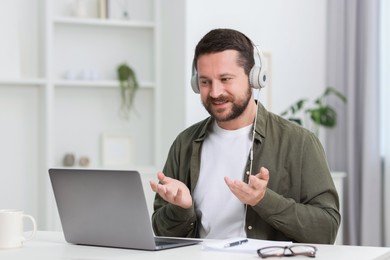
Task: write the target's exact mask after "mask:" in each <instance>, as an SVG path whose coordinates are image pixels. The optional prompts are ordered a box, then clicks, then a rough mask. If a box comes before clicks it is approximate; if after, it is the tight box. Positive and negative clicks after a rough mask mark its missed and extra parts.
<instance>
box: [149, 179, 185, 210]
mask: <svg viewBox="0 0 390 260" xmlns="http://www.w3.org/2000/svg"><path fill="white" fill-rule="evenodd" d="M157 178H158V180H159V181H160V183H156V182H154V181H152V180H151V181H150V187H152V190H153V191H154V192H157V193H158V194H159V195H160V196H161V198H163V199H164V200H166V201H167V202H169V203H171V204H174V205H177V206H179V207H182V208H185V209H188V208H191V207H192V197H191V193H190V190H189V189H188V187H187V186H186V185H185V184H184V183H182V182H181V181H178V180H176V179H172V178H170V177H167V176H165V175H164V173H162V172H158V173H157Z"/></svg>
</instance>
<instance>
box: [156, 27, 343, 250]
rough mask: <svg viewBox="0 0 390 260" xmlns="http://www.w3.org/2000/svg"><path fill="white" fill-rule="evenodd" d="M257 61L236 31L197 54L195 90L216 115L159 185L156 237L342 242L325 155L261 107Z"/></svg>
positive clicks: (179, 149)
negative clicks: (255, 71)
mask: <svg viewBox="0 0 390 260" xmlns="http://www.w3.org/2000/svg"><path fill="white" fill-rule="evenodd" d="M254 53H256V52H254V45H253V44H252V42H251V41H250V39H249V38H247V37H246V36H245V35H243V34H242V33H241V32H238V31H235V30H231V29H216V30H212V31H210V32H209V33H207V34H206V35H205V36H204V37H203V38H202V39H201V40H200V42H199V43H198V45H197V46H196V49H195V56H194V63H193V66H194V68H193V70H194V78H193V81H194V82H193V88H194V90H195V92H199V93H200V97H201V100H202V103H203V105H204V107H205V108H206V110H207V111H208V112H209V114H210V117H209V118H207V119H205V120H203V121H201V122H199V123H197V124H194V125H193V126H191V127H189V128H188V129H186V130H184V131H183V132H182V133H180V134H179V136H178V137H177V138H176V140H175V141H174V143H173V144H172V147H171V149H170V151H169V155H168V158H167V161H166V164H165V167H164V169H163V172H159V173H157V178H158V180H159V183H158V184H157V183H155V182H154V181H151V182H150V185H151V187H152V189H153V191H155V192H156V193H157V194H156V198H155V203H154V209H155V211H154V213H153V217H152V220H153V227H154V231H155V233H156V235H162V236H180V237H202V238H219V239H223V238H230V237H239V236H240V237H241V236H247V237H249V238H257V239H269V240H291V241H294V242H302V243H333V242H334V241H335V238H336V234H337V230H338V227H339V224H340V214H339V212H338V207H339V202H338V195H337V192H336V189H335V187H334V184H333V181H332V178H331V175H330V172H329V168H328V165H327V162H326V159H325V154H324V151H323V148H322V146H321V144H320V142H319V140H318V139H317V138H316V137H315V136H314V135H313V134H312V133H311V132H309V131H307V130H306V129H304V128H302V127H300V126H298V125H296V124H294V123H292V122H289V121H287V120H284V119H283V118H281V117H279V116H277V115H275V114H272V113H270V112H268V111H267V110H266V109H265V108H264V107H263V106H262V105H261V104H260V103H259V102H258V101H256V100H255V99H254V97H253V95H252V90H251V85H252V87H255V86H254V85H255V83H253V82H252V79H251V80H250V79H249V76H250V71H251V69H252V68H254V69H255V68H256V66H255V59H254ZM259 57H261V56H260V55H259ZM263 62H264V61H263ZM260 69H262V68H260ZM260 74H261V73H260ZM260 80H264V81H265V80H266V78H265V77H264V78H261V79H260ZM260 85H261V83H260ZM252 138H253V139H252ZM252 149H253V155H252Z"/></svg>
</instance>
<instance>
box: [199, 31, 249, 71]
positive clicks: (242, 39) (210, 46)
mask: <svg viewBox="0 0 390 260" xmlns="http://www.w3.org/2000/svg"><path fill="white" fill-rule="evenodd" d="M253 48H254V45H253V43H252V41H251V40H250V39H249V38H248V37H247V36H246V35H244V34H243V33H241V32H239V31H236V30H233V29H214V30H211V31H210V32H208V33H207V34H206V35H205V36H203V38H202V39H201V40H200V41H199V43H198V44H197V45H196V48H195V55H194V60H193V64H194V66H195V69H196V68H197V61H198V58H199V56H201V55H203V54H211V53H216V52H222V51H226V50H236V51H238V53H239V57H238V60H237V64H238V65H239V66H240V67H243V68H244V71H245V73H246V74H247V75H249V72H250V70H251V69H252V67H253V66H254V65H255V59H254V57H253Z"/></svg>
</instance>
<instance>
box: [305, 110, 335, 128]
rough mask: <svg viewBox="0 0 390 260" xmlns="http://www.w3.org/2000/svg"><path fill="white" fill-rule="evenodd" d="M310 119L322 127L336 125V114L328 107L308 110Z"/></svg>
mask: <svg viewBox="0 0 390 260" xmlns="http://www.w3.org/2000/svg"><path fill="white" fill-rule="evenodd" d="M309 113H310V117H311V119H312V120H313V121H314V122H315V123H317V124H319V125H322V126H324V127H329V128H332V127H335V126H336V123H337V120H336V119H337V113H336V111H335V110H334V109H333V108H331V107H330V106H325V107H320V108H317V109H311V110H309Z"/></svg>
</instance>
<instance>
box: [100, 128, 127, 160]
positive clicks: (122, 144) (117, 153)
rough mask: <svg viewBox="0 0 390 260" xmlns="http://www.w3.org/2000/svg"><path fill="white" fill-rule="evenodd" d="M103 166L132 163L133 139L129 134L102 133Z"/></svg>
mask: <svg viewBox="0 0 390 260" xmlns="http://www.w3.org/2000/svg"><path fill="white" fill-rule="evenodd" d="M101 152H102V154H101V157H102V166H103V167H120V166H123V167H126V166H129V165H130V164H131V163H132V155H133V152H132V140H131V136H130V135H128V134H103V135H102V150H101Z"/></svg>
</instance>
